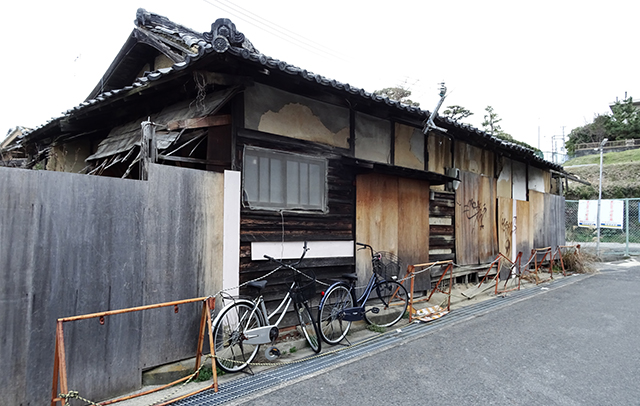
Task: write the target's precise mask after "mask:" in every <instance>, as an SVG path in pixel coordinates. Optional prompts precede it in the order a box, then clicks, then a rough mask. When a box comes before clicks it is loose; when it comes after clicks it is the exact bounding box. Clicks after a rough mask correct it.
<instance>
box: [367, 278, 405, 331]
mask: <svg viewBox="0 0 640 406" xmlns="http://www.w3.org/2000/svg"><path fill="white" fill-rule="evenodd" d="M408 304H409V295H408V294H407V290H406V289H405V288H404V286H402V285H401V284H400V283H398V282H396V281H380V282H378V283H376V284H375V286H374V287H373V290H372V291H371V295H370V296H369V298H368V299H367V301H366V303H365V304H364V309H365V313H364V318H365V320H366V321H367V323H369V324H375V325H376V326H380V327H389V326H393V325H394V324H396V323H397V322H398V321H399V320H400V319H401V318H402V317H404V315H405V313H406V311H407V306H408ZM376 308H377V309H378V311H377V312H375V310H373V309H376Z"/></svg>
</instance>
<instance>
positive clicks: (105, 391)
mask: <svg viewBox="0 0 640 406" xmlns="http://www.w3.org/2000/svg"><path fill="white" fill-rule="evenodd" d="M154 170H156V171H157V172H156V174H157V177H155V178H154V175H153V174H154ZM167 170H168V171H167ZM215 175H219V174H211V173H206V174H205V172H202V171H195V170H187V169H180V168H166V167H160V166H159V165H152V168H151V173H150V178H151V179H152V180H151V181H149V182H142V181H133V180H122V179H112V178H103V177H94V176H87V175H77V174H68V173H59V172H48V171H28V170H20V169H14V168H0V195H1V196H2V198H1V199H0V278H2V279H0V280H1V281H2V283H0V304H2V306H0V330H2V331H3V335H2V341H0V370H2V371H3V372H4V373H3V379H2V380H0V393H2V394H3V397H2V403H3V404H4V403H6V404H18V405H19V404H32V405H36V404H38V405H39V404H47V403H49V401H50V394H51V380H52V374H53V359H54V345H55V327H56V320H57V319H58V318H61V317H68V316H73V315H78V314H86V313H92V312H100V311H106V310H114V309H121V308H127V307H132V306H139V305H143V304H154V303H159V302H163V301H173V300H180V299H188V298H193V297H198V296H203V295H204V291H203V290H204V289H203V286H204V283H203V277H204V276H203V273H204V272H205V269H207V266H208V267H209V269H211V268H212V266H211V263H208V264H206V265H207V266H204V265H203V259H202V258H203V257H206V253H203V244H202V241H201V240H202V239H203V235H206V234H207V233H211V230H209V228H211V224H213V223H215V221H212V219H211V217H216V216H218V213H216V212H215V211H212V210H211V209H210V208H208V210H206V213H205V210H203V207H205V205H206V204H207V200H206V196H205V195H206V193H205V192H204V191H202V190H200V189H201V188H202V184H203V183H204V184H206V185H209V186H211V185H212V182H211V178H212V177H214V176H215ZM220 176H221V175H220ZM203 178H206V179H204V180H206V181H207V182H208V183H207V182H203ZM153 179H156V181H154V180H153ZM216 179H217V178H216ZM220 185H222V183H221V182H219V183H218V184H216V183H215V182H213V187H214V188H215V187H219V186H220ZM207 193H208V195H211V194H212V191H211V190H210V189H209V190H207ZM216 193H217V194H221V193H222V191H221V190H215V191H214V192H213V194H214V195H215V194H216ZM219 214H220V215H221V214H222V212H221V210H220V212H219ZM205 216H209V217H207V218H206V219H204V221H203V217H205ZM209 237H210V236H209ZM210 262H211V261H210ZM163 310H164V312H163V311H162V310H155V312H156V313H155V314H154V313H153V312H154V311H153V310H152V311H149V312H150V313H149V314H148V315H147V314H146V312H144V313H133V314H127V315H117V316H109V317H107V318H106V320H105V324H104V325H100V324H99V323H98V321H97V320H95V319H93V320H88V321H80V322H73V323H65V325H64V327H65V348H66V351H67V367H68V381H69V388H70V389H73V390H78V391H79V392H80V394H81V395H82V396H84V397H87V398H89V399H92V400H100V399H104V398H107V397H112V396H115V395H118V394H121V393H124V392H128V391H131V390H134V389H137V388H139V387H140V386H141V370H142V369H143V368H146V367H150V366H155V365H158V364H161V363H163V362H172V361H175V360H178V359H182V358H185V357H189V356H193V355H194V354H195V349H196V342H197V328H198V322H199V317H200V311H201V305H200V304H193V305H185V306H181V307H180V309H179V314H178V315H176V314H175V313H174V310H173V308H170V309H163ZM145 357H146V358H145Z"/></svg>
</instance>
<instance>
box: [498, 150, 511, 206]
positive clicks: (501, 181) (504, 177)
mask: <svg viewBox="0 0 640 406" xmlns="http://www.w3.org/2000/svg"><path fill="white" fill-rule="evenodd" d="M498 170H499V173H498V184H497V190H498V197H504V198H507V199H511V159H509V158H505V157H500V164H499V169H498Z"/></svg>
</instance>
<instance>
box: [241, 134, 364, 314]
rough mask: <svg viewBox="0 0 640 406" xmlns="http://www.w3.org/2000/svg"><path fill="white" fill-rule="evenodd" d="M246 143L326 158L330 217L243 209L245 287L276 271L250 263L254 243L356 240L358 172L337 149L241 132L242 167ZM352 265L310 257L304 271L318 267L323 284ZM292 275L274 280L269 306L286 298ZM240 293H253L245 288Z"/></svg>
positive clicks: (268, 290) (347, 261) (270, 266)
mask: <svg viewBox="0 0 640 406" xmlns="http://www.w3.org/2000/svg"><path fill="white" fill-rule="evenodd" d="M245 145H251V146H256V147H262V148H269V149H272V150H277V151H284V152H291V153H297V154H304V155H312V156H314V157H322V158H325V159H326V160H327V166H328V179H327V186H328V195H327V204H328V211H327V212H326V213H321V212H293V211H283V212H280V211H276V210H254V209H250V208H248V207H243V208H242V211H241V216H240V218H241V220H240V253H241V255H240V283H244V282H246V281H248V280H252V279H255V278H257V277H260V276H263V275H265V274H266V273H268V272H269V271H271V270H273V269H274V268H275V266H274V265H273V264H272V263H269V262H266V261H252V260H251V243H252V242H260V241H264V242H279V241H300V242H303V241H352V240H353V239H354V235H353V222H354V219H355V206H354V204H355V174H353V170H352V169H351V168H350V167H348V166H346V165H345V162H344V160H343V159H342V158H341V156H340V154H339V153H338V152H337V151H336V150H335V149H333V148H331V147H329V146H323V145H321V144H312V143H309V142H305V141H301V140H296V139H292V138H284V137H278V136H275V135H272V134H264V133H261V132H255V131H249V130H240V131H239V133H238V139H237V154H238V155H237V161H238V162H239V163H242V151H243V149H242V148H243V146H245ZM301 248H302V245H301ZM301 253H302V251H301ZM353 264H354V259H353V257H350V258H343V257H341V258H315V259H305V260H304V262H303V263H302V264H301V265H300V267H301V269H307V268H310V269H313V270H314V272H315V273H316V276H317V278H318V279H319V280H321V281H329V280H331V279H334V278H337V277H339V276H340V275H341V274H342V273H346V272H351V271H352V270H353ZM288 276H289V274H288V273H287V272H278V273H276V274H274V275H273V276H272V277H270V278H269V284H268V285H267V288H266V289H265V292H264V293H265V297H266V299H267V301H268V302H270V306H271V304H273V303H274V302H279V300H280V299H281V298H282V297H283V296H284V294H285V292H286V288H287V287H288V285H287V284H286V279H287V278H288ZM319 289H320V288H319ZM240 293H241V294H251V292H249V291H248V290H247V289H244V288H243V289H241V290H240ZM314 302H315V301H314Z"/></svg>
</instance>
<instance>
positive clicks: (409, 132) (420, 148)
mask: <svg viewBox="0 0 640 406" xmlns="http://www.w3.org/2000/svg"><path fill="white" fill-rule="evenodd" d="M424 138H425V135H424V134H422V131H421V130H420V129H419V128H415V127H409V126H407V125H403V124H397V123H396V126H395V148H394V154H395V161H394V163H395V164H396V165H397V166H403V167H405V168H412V169H419V170H424Z"/></svg>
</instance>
